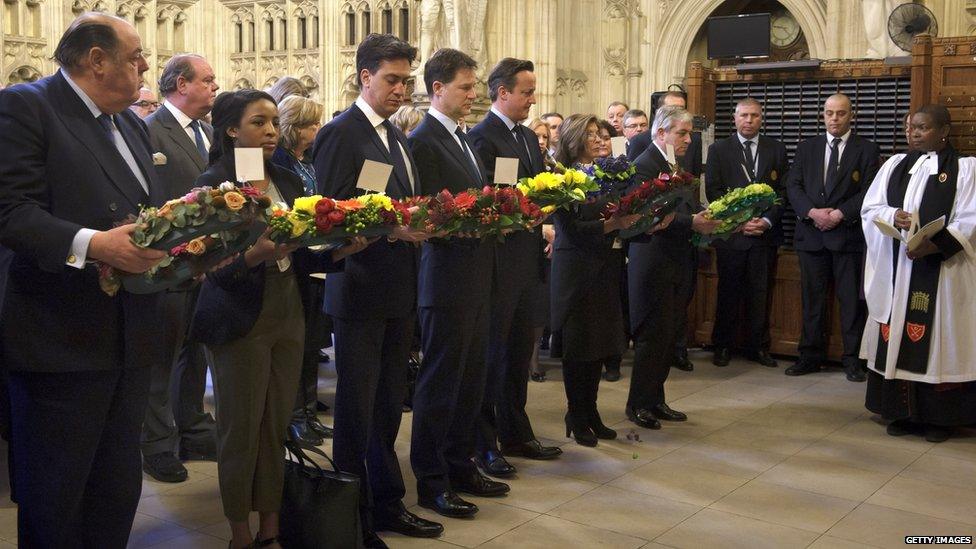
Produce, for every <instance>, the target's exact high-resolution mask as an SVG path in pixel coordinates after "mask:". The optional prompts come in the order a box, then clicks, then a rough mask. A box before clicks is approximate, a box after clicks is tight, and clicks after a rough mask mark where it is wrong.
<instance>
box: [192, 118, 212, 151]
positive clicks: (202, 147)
mask: <svg viewBox="0 0 976 549" xmlns="http://www.w3.org/2000/svg"><path fill="white" fill-rule="evenodd" d="M190 127H191V128H193V137H194V138H195V140H196V142H197V150H198V151H200V156H202V157H203V159H204V160H207V159H208V158H210V154H209V153H208V152H207V144H206V143H204V142H203V131H201V130H200V121H199V120H194V121H193V122H190Z"/></svg>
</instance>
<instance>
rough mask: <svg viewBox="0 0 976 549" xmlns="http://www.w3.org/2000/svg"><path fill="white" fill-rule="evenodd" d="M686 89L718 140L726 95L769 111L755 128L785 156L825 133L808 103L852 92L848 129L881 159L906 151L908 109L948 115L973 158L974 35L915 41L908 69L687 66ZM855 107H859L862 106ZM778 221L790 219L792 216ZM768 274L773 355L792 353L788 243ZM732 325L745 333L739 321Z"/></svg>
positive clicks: (707, 269)
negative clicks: (936, 107) (939, 108)
mask: <svg viewBox="0 0 976 549" xmlns="http://www.w3.org/2000/svg"><path fill="white" fill-rule="evenodd" d="M686 83H687V89H688V107H689V110H691V111H692V112H693V113H695V114H700V115H704V116H706V117H707V118H708V120H709V121H711V122H717V123H716V134H715V135H716V139H721V138H723V137H725V136H727V135H728V134H729V133H731V132H732V131H734V128H732V127H731V126H730V124H729V116H730V113H729V110H728V109H729V99H730V98H733V99H736V98H738V97H739V96H742V95H743V94H744V93H748V95H750V96H753V97H756V98H757V99H759V100H760V101H763V102H764V103H766V102H768V103H770V105H776V107H775V108H774V109H772V110H770V111H768V112H767V120H766V123H767V126H768V127H765V128H764V130H763V131H764V133H768V134H769V135H771V136H773V137H777V138H779V139H781V140H783V141H784V142H785V143H786V144H787V148H788V150H789V152H790V156H791V158H792V152H793V149H794V148H795V146H796V143H797V142H798V141H799V140H801V139H805V138H807V137H812V136H814V135H817V134H818V133H821V132H823V131H824V129H823V123H822V121H821V120H820V114H819V109H813V110H811V109H810V108H809V103H810V102H811V101H819V102H822V100H823V99H824V98H825V97H826V95H829V94H830V93H834V92H835V91H843V92H845V93H848V94H849V95H852V93H851V91H852V90H854V92H855V94H856V95H857V97H856V98H855V107H856V108H858V110H859V111H860V112H859V115H860V116H861V117H860V119H858V121H857V122H856V123H855V131H858V132H859V133H861V134H862V135H866V134H872V135H866V137H869V138H873V139H874V140H876V142H878V144H879V146H881V148H882V154H883V156H884V157H885V158H887V157H888V156H890V155H891V154H894V153H897V152H901V151H902V150H904V147H905V141H904V138H903V133H902V132H903V130H902V117H903V116H904V115H905V113H906V112H908V108H909V107H910V108H911V109H913V110H914V109H917V108H918V107H920V106H922V105H925V104H928V103H940V104H943V105H946V106H947V107H948V108H949V110H950V112H951V115H952V119H953V131H952V134H951V139H952V142H953V144H954V146H955V147H956V148H957V149H959V150H960V151H963V152H964V154H969V155H974V154H976V37H972V36H969V37H959V38H936V39H933V38H931V37H929V36H927V35H922V36H919V37H916V39H915V45H914V48H913V51H912V61H911V64H910V65H886V64H885V63H884V62H883V61H881V60H872V61H832V62H825V63H823V64H822V65H821V67H820V69H819V70H816V71H798V72H775V73H748V74H739V73H738V72H736V71H735V70H734V69H717V70H707V69H704V68H703V67H702V66H701V64H700V63H692V64H691V66H690V68H689V74H688V79H687V81H686ZM906 84H909V85H910V89H909V90H906V89H905V86H906ZM791 94H792V95H793V98H792V99H791ZM825 94H826V95H825ZM858 103H862V104H863V105H864V106H865V107H866V108H864V109H862V108H860V106H859V105H858ZM906 103H908V104H906ZM723 111H724V112H723ZM797 120H799V123H797ZM868 183H869V182H868ZM786 215H790V216H792V215H793V213H792V209H789V210H788V212H787V214H786ZM784 217H785V216H784ZM714 255H715V254H714V252H713V251H712V250H711V249H704V250H702V252H701V262H700V267H701V268H700V269H699V272H698V281H697V287H696V290H695V298H694V300H693V301H692V303H691V306H690V308H689V331H690V332H691V333H689V342H690V343H691V344H693V345H707V344H709V343H710V342H711V332H712V326H713V320H714V318H715V302H716V292H717V287H718V275H717V273H716V270H715V259H714ZM774 269H775V272H774V276H773V280H774V282H773V287H772V291H771V292H770V294H771V299H770V336H771V339H772V345H771V352H773V353H775V354H779V355H787V356H796V355H797V344H798V343H799V340H800V332H801V329H802V314H801V311H802V306H801V298H800V268H799V265H798V262H797V258H796V254H795V252H793V250H792V248H791V247H790V241H789V240H787V242H786V245H784V246H783V247H781V248H780V250H779V254H778V259H777V262H776V265H775V267H774ZM830 303H831V306H830V307H829V308H828V313H827V316H828V326H829V333H828V334H827V345H828V357H829V358H830V359H832V360H839V359H840V355H841V350H842V347H841V339H840V326H839V320H838V319H839V310H838V307H837V303H836V300H834V299H833V297H831V300H830ZM738 314H741V312H740V313H738ZM739 325H740V326H743V327H745V326H746V323H745V322H741V323H740V324H739ZM742 336H743V337H745V334H744V333H743V334H742Z"/></svg>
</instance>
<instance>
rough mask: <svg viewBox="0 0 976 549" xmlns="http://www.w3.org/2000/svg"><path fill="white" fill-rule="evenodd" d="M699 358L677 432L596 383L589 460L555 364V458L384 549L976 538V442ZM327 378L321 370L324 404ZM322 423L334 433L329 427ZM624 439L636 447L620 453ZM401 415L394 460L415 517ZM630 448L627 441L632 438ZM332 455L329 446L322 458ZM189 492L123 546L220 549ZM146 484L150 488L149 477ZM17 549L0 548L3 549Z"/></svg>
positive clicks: (7, 534)
mask: <svg viewBox="0 0 976 549" xmlns="http://www.w3.org/2000/svg"><path fill="white" fill-rule="evenodd" d="M709 358H710V356H709V355H707V354H706V353H692V359H693V360H694V362H695V371H694V372H690V373H689V372H681V371H677V370H672V373H671V378H670V379H669V381H668V400H669V402H670V403H671V405H672V406H673V407H674V408H675V409H678V410H681V411H684V412H687V413H688V415H689V421H688V422H686V423H679V424H673V423H667V424H665V426H664V429H663V430H660V431H649V430H644V429H639V428H633V426H632V424H631V423H629V422H628V421H627V420H626V418H625V416H624V403H625V401H626V398H627V390H628V387H629V381H630V378H629V374H630V368H629V367H627V366H628V363H627V362H625V368H624V378H623V379H622V380H621V381H619V382H616V383H606V382H604V383H602V384H601V387H600V410H601V413H602V414H603V417H604V420H605V421H606V422H607V423H608V424H611V425H613V426H614V427H615V428H616V429H617V430H618V432H619V433H620V435H621V436H620V437H619V438H618V440H616V441H613V442H609V443H606V442H603V441H601V442H600V445H599V446H597V447H596V448H584V447H581V446H578V445H576V444H575V443H574V442H572V441H571V440H568V439H566V438H565V437H563V436H562V435H563V434H564V427H563V413H564V406H565V396H564V393H563V386H562V383H561V381H560V372H559V369H558V366H557V365H556V364H554V363H553V364H550V367H551V368H553V369H552V370H550V372H549V381H547V382H545V383H530V392H529V412H530V415H531V417H532V420H533V424H534V426H535V430H536V434H537V435H538V436H539V437H540V438H541V439H543V440H545V441H547V442H549V443H552V444H558V445H560V446H562V448H563V450H564V452H565V453H564V454H563V456H562V458H561V459H559V460H557V461H552V462H534V461H527V460H522V459H517V458H514V459H512V460H511V461H512V463H513V464H515V465H516V467H518V469H519V474H518V477H517V478H516V479H515V480H512V481H511V485H512V491H511V493H510V494H509V495H508V496H507V497H503V498H492V499H488V498H471V500H472V501H475V502H476V503H477V504H478V506H479V507H480V508H481V511H480V513H478V515H477V518H475V519H473V520H458V519H439V520H442V521H443V522H444V526H445V532H444V535H443V536H442V537H441V538H440V539H438V540H414V539H409V538H405V537H402V536H398V535H386V534H384V535H383V538H384V539H385V540H386V541H387V543H388V544H389V545H390V547H392V548H415V547H416V548H427V547H430V548H434V549H441V548H443V549H447V548H450V547H454V546H460V547H491V548H504V549H509V548H539V549H562V548H567V547H580V548H591V547H610V548H617V547H619V548H637V547H647V548H652V547H693V548H698V547H722V548H728V547H744V548H749V549H756V548H761V547H817V548H826V547H836V548H853V547H871V546H875V547H896V546H901V545H903V544H904V538H905V536H907V535H912V536H916V535H919V536H926V535H968V536H976V431H963V432H961V433H960V436H958V437H957V438H953V439H951V440H949V441H948V442H944V443H942V444H931V443H928V442H926V441H925V440H924V439H921V438H918V437H913V436H909V437H905V438H892V437H889V436H887V435H886V434H885V432H884V426H883V425H880V424H879V423H878V422H877V420H876V419H875V418H872V416H871V414H870V413H868V412H866V411H865V410H864V407H863V391H864V384H854V383H849V382H847V381H846V380H845V379H844V376H843V374H842V373H841V372H839V371H837V370H833V371H830V372H825V373H821V374H817V375H809V376H804V377H800V378H791V377H786V376H784V375H783V367H784V366H786V365H787V364H786V363H785V362H784V363H783V364H782V365H781V367H780V368H776V369H769V368H764V367H762V366H759V365H756V364H753V363H749V362H746V361H743V360H733V362H732V364H731V365H730V366H729V367H727V368H716V367H714V366H712V365H711V363H710V361H709ZM333 386H334V377H333V376H332V375H331V373H330V372H329V371H328V369H327V368H325V367H324V366H323V374H322V382H321V383H320V391H321V392H322V396H323V398H324V399H326V400H329V401H330V400H331V397H332V393H333V391H332V388H333ZM323 419H325V420H326V422H327V423H330V422H331V421H329V420H330V418H329V417H328V416H323ZM628 434H630V435H632V436H631V437H630V438H637V439H639V440H628V437H627V436H626V435H628ZM409 435H410V416H409V414H408V415H405V416H404V424H403V428H402V429H401V432H400V438H399V442H398V449H399V451H400V458H401V466H402V468H403V471H404V474H405V475H406V476H407V477H408V478H407V479H406V483H407V497H406V501H405V503H406V504H407V505H408V507H410V508H411V509H412V510H413V511H415V512H417V513H418V514H420V515H423V516H425V517H428V518H436V515H433V514H432V513H431V512H428V511H427V510H425V509H419V508H417V507H416V506H415V503H416V493H415V491H414V486H413V484H414V482H413V478H412V476H410V466H409V461H408V441H409ZM633 435H636V436H633ZM327 444H328V443H327ZM187 466H188V468H189V469H190V478H189V480H188V481H186V482H184V483H182V484H172V485H171V484H162V483H158V482H154V481H152V480H146V481H145V482H144V484H143V494H142V501H141V503H140V505H139V512H138V514H137V515H136V521H135V525H134V527H133V532H132V538H131V543H130V546H131V547H187V548H211V547H212V548H214V549H222V548H224V547H226V546H227V541H226V540H227V539H228V538H229V530H228V527H227V525H226V522H225V521H224V519H223V514H222V512H221V506H220V499H219V494H218V491H217V478H216V475H217V470H216V465H215V464H213V463H206V462H191V463H188V464H187ZM147 478H148V477H147ZM4 501H5V502H6V504H5V505H0V539H3V540H14V539H16V519H15V509H13V507H12V505H11V504H10V502H9V500H7V499H6V498H4ZM9 544H10V542H6V543H4V542H0V547H6V546H9Z"/></svg>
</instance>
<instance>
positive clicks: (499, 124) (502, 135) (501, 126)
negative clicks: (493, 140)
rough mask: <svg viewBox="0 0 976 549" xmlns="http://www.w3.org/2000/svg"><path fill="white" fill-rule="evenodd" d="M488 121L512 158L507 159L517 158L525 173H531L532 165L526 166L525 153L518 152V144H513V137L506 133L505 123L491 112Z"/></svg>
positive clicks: (510, 133)
mask: <svg viewBox="0 0 976 549" xmlns="http://www.w3.org/2000/svg"><path fill="white" fill-rule="evenodd" d="M488 119H489V120H491V123H492V125H493V126H494V127H495V131H497V132H498V139H499V141H501V142H502V143H505V145H506V146H507V147H508V150H509V151H510V152H511V153H512V156H510V157H509V158H518V159H519V162H520V163H521V164H522V166H523V167H524V168H525V169H526V170H527V171H529V172H531V171H532V165H531V164H527V160H526V158H525V151H519V146H518V143H516V142H515V136H514V135H512V132H510V131H508V126H506V125H505V122H503V121H502V119H501V118H499V117H498V115H496V114H495V113H493V112H491V111H489V112H488ZM515 127H516V128H518V125H516V126H515ZM532 175H535V174H532Z"/></svg>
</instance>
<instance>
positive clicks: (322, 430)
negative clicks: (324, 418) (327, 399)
mask: <svg viewBox="0 0 976 549" xmlns="http://www.w3.org/2000/svg"><path fill="white" fill-rule="evenodd" d="M305 425H307V426H308V428H309V429H311V430H312V432H314V433H315V434H316V435H318V436H320V437H322V438H332V436H333V434H334V433H333V432H332V427H329V426H328V425H326V424H324V423H322V422H321V421H319V418H317V417H315V416H308V418H307V419H306V420H305Z"/></svg>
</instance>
